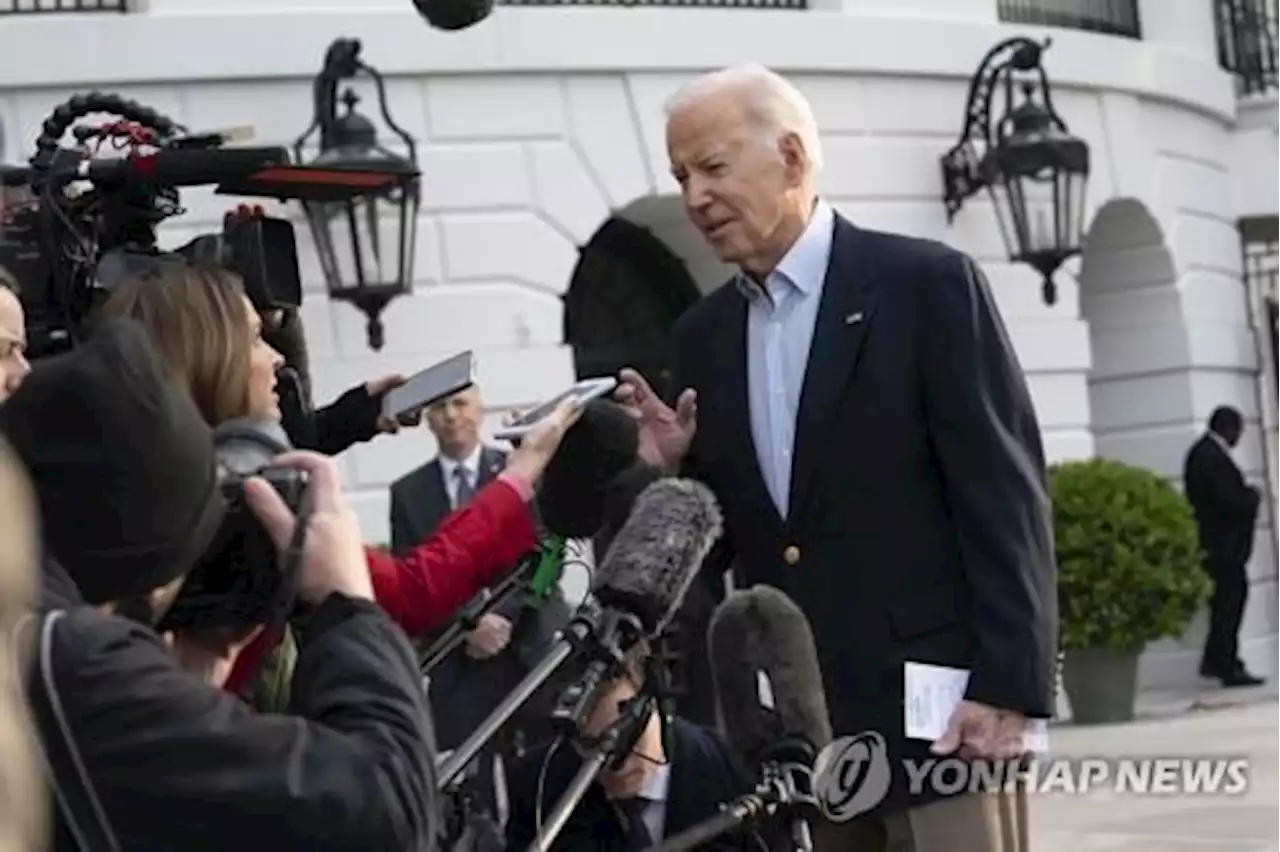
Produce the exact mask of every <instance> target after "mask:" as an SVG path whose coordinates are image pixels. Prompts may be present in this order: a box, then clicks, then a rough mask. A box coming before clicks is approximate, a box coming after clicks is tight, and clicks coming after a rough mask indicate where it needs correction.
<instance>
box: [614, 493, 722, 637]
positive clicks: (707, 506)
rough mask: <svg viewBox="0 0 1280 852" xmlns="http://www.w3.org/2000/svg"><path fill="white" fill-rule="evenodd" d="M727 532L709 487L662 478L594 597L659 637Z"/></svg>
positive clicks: (627, 529) (631, 522)
mask: <svg viewBox="0 0 1280 852" xmlns="http://www.w3.org/2000/svg"><path fill="white" fill-rule="evenodd" d="M723 528H724V524H723V521H722V519H721V514H720V505H719V504H718V503H717V502H716V498H715V495H713V494H712V493H711V491H710V489H708V488H707V487H706V486H705V485H703V484H702V483H700V482H696V481H694V480H691V479H676V478H667V479H660V480H658V481H657V482H655V483H653V484H652V485H650V486H648V487H647V488H645V489H644V491H642V492H640V496H639V497H637V498H636V502H635V506H634V507H633V508H632V510H631V515H630V517H628V518H627V521H626V523H624V524H623V525H622V527H621V529H619V530H618V534H617V535H616V536H615V537H614V539H613V543H612V544H611V545H610V547H609V551H608V552H607V553H606V554H605V555H604V558H603V559H602V560H601V561H600V563H599V565H598V567H597V568H596V571H595V581H594V582H593V583H592V586H591V593H592V596H593V597H594V598H595V600H597V601H598V602H599V603H600V605H601V606H604V607H606V608H611V609H616V610H620V611H623V612H626V613H629V614H631V615H634V616H635V617H636V618H637V619H639V621H640V623H641V625H642V626H643V627H644V629H645V631H646V632H647V633H648V635H649V636H651V637H652V636H656V635H657V634H659V633H661V632H662V630H663V629H664V628H665V627H666V626H667V625H668V624H669V623H670V622H671V619H672V618H674V617H675V615H676V612H677V611H678V610H679V609H680V604H681V603H682V602H683V601H684V597H685V595H686V594H687V593H688V591H689V586H690V585H692V584H693V581H694V578H695V577H697V575H698V569H699V568H701V566H702V560H703V559H705V558H706V555H707V554H708V553H709V552H710V551H711V548H712V546H713V545H714V544H715V543H716V540H717V539H719V538H720V534H721V532H722V531H723Z"/></svg>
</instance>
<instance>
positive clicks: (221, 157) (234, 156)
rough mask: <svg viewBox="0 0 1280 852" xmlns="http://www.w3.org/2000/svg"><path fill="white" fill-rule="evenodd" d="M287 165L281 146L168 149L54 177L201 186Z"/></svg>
mask: <svg viewBox="0 0 1280 852" xmlns="http://www.w3.org/2000/svg"><path fill="white" fill-rule="evenodd" d="M287 165H289V152H288V151H287V150H285V149H284V148H281V147H256V148H171V149H165V150H161V151H156V152H155V153H154V154H136V155H132V156H128V157H122V158H119V159H115V160H108V159H99V160H80V161H78V162H76V163H75V164H74V165H73V166H72V168H70V169H68V170H59V171H57V172H55V176H56V177H58V178H61V179H63V180H76V179H82V180H91V181H94V182H95V183H108V184H110V183H121V182H125V183H127V182H129V181H137V182H139V183H148V184H154V185H157V186H174V187H180V186H204V185H206V184H217V183H224V182H226V181H233V180H239V179H242V178H244V177H247V176H249V175H251V174H253V173H254V172H256V171H258V170H260V169H264V168H267V167H269V166H287Z"/></svg>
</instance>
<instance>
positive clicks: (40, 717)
mask: <svg viewBox="0 0 1280 852" xmlns="http://www.w3.org/2000/svg"><path fill="white" fill-rule="evenodd" d="M65 615H66V613H65V612H63V611H62V610H54V611H52V612H48V613H46V614H45V615H44V616H43V617H37V616H35V615H28V616H26V617H25V618H24V619H23V620H22V621H20V622H19V623H18V627H17V631H16V632H17V635H18V636H19V638H21V634H22V631H23V628H24V627H25V626H26V625H27V624H31V623H34V624H35V625H36V630H38V634H37V636H36V637H33V638H36V639H37V640H38V644H37V645H36V648H35V651H36V654H35V665H36V666H37V669H38V672H39V680H38V681H37V682H36V684H35V688H34V689H31V690H29V694H30V698H31V709H32V712H33V713H34V714H35V717H36V724H37V727H38V728H39V731H40V733H41V736H40V737H39V742H40V745H41V751H42V752H43V755H42V756H43V758H44V760H43V763H44V767H45V774H46V776H47V778H48V782H49V786H50V788H51V789H52V790H53V793H54V797H55V798H56V799H57V802H58V810H59V812H60V813H61V814H62V818H63V820H64V821H65V823H66V826H67V831H68V833H70V835H71V837H72V838H73V840H74V841H75V844H76V847H77V848H78V849H79V850H80V852H119V850H120V844H119V842H118V841H117V840H116V836H115V832H113V831H112V830H111V823H110V821H109V820H108V819H107V814H106V810H105V809H104V808H103V807H102V802H101V800H100V799H99V798H98V794H97V791H96V790H95V789H94V787H93V782H92V781H91V780H90V778H89V772H88V770H87V769H86V768H85V765H84V759H83V758H82V757H81V755H80V749H79V747H77V745H76V741H75V736H74V735H73V734H72V732H71V725H70V723H69V722H68V721H67V717H66V714H65V713H64V712H63V709H62V698H61V696H60V695H59V693H58V686H57V682H56V681H55V679H54V674H53V631H54V628H55V627H56V626H57V623H58V621H60V620H61V619H62V618H63V616H65ZM15 646H16V647H18V648H21V647H23V646H24V643H23V642H21V641H19V642H17V643H15ZM26 647H29V645H27V646H26Z"/></svg>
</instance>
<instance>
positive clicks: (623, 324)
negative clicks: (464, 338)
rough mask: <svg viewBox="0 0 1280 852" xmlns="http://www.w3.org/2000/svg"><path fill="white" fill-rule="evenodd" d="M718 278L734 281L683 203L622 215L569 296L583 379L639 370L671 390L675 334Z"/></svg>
mask: <svg viewBox="0 0 1280 852" xmlns="http://www.w3.org/2000/svg"><path fill="white" fill-rule="evenodd" d="M716 275H720V276H721V277H720V280H721V281H723V280H724V279H725V278H726V277H727V276H726V275H723V274H722V270H721V267H720V265H719V263H718V262H717V261H716V260H715V258H714V256H712V255H711V254H710V251H709V250H708V249H706V248H705V246H703V245H702V243H701V241H700V238H699V236H698V234H697V232H696V231H694V230H693V228H692V226H690V225H689V224H688V222H687V220H686V219H685V217H684V213H683V211H682V210H681V207H680V200H679V199H678V198H676V197H673V196H648V197H645V198H641V199H639V200H637V201H635V202H633V203H631V204H629V205H627V206H626V207H625V208H623V209H622V210H619V211H618V212H617V213H615V214H614V215H613V216H611V217H610V218H609V219H608V220H606V221H605V222H604V223H603V224H602V225H601V226H600V228H599V229H598V230H597V231H596V232H595V234H593V235H592V237H591V239H590V240H588V241H587V244H586V245H584V246H583V247H582V248H581V249H580V250H579V258H578V263H577V265H576V266H575V268H574V271H573V275H572V277H571V279H570V283H569V288H568V291H567V292H566V293H565V296H564V307H565V310H564V340H565V343H567V344H569V345H570V346H572V347H573V352H574V369H575V371H576V373H577V375H578V376H579V377H586V376H599V375H611V374H613V373H616V372H617V370H618V369H619V368H621V367H624V366H633V367H636V368H637V369H639V370H640V371H641V372H642V373H644V374H645V376H646V377H647V378H648V379H649V380H650V381H651V382H653V383H654V384H655V386H659V387H661V386H663V385H665V377H666V373H665V371H666V367H667V350H668V345H669V337H670V333H671V328H672V326H674V325H675V322H676V320H677V319H679V317H680V315H681V314H682V313H684V312H685V311H686V310H687V309H688V308H689V307H690V306H691V305H693V304H694V303H695V302H697V301H698V300H699V299H700V298H701V297H702V295H703V294H704V293H705V292H707V290H708V289H710V287H709V285H708V283H707V282H708V281H710V280H712V279H713V278H714V276H716ZM717 283H718V282H717Z"/></svg>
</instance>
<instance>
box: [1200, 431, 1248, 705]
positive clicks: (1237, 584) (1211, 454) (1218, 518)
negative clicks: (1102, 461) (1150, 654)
mask: <svg viewBox="0 0 1280 852" xmlns="http://www.w3.org/2000/svg"><path fill="white" fill-rule="evenodd" d="M1243 434H1244V418H1243V417H1242V416H1241V415H1240V412H1239V411H1237V410H1236V409H1234V408H1229V407H1227V406H1222V407H1220V408H1216V409H1214V411H1213V413H1212V414H1211V415H1210V416H1209V430H1208V431H1207V432H1205V433H1204V435H1203V436H1202V437H1201V438H1200V440H1198V441H1196V442H1195V444H1193V445H1192V447H1191V449H1190V450H1189V451H1188V452H1187V458H1186V462H1185V463H1184V465H1183V474H1182V479H1183V487H1184V490H1185V491H1186V495H1187V500H1188V502H1190V503H1191V508H1192V510H1193V511H1194V512H1195V516H1196V526H1197V527H1198V528H1199V533H1200V548H1201V550H1203V551H1204V565H1205V570H1206V571H1208V573H1209V577H1210V578H1211V579H1212V580H1213V599H1212V600H1211V601H1210V604H1209V633H1208V635H1207V636H1206V637H1205V640H1204V655H1203V656H1202V657H1201V658H1200V674H1201V675H1203V676H1204V677H1210V678H1215V679H1217V680H1219V681H1221V682H1222V685H1223V686H1258V685H1259V684H1261V683H1262V679H1261V678H1258V677H1254V676H1253V675H1251V674H1249V672H1248V670H1247V669H1246V668H1245V665H1244V661H1243V660H1241V659H1240V621H1241V619H1243V618H1244V605H1245V602H1246V601H1247V600H1248V597H1249V576H1248V572H1247V566H1248V564H1249V557H1250V555H1252V553H1253V527H1254V524H1255V523H1256V522H1257V518H1258V505H1259V503H1260V502H1261V495H1260V494H1259V493H1258V489H1256V488H1254V487H1253V486H1252V485H1249V484H1248V483H1246V482H1245V481H1244V474H1242V473H1241V472H1240V468H1239V467H1237V466H1236V463H1235V460H1234V459H1233V458H1232V457H1231V450H1232V448H1234V447H1235V446H1236V445H1237V444H1238V443H1239V442H1240V436H1241V435H1243Z"/></svg>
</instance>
